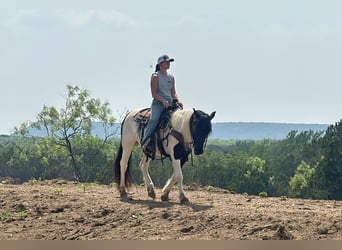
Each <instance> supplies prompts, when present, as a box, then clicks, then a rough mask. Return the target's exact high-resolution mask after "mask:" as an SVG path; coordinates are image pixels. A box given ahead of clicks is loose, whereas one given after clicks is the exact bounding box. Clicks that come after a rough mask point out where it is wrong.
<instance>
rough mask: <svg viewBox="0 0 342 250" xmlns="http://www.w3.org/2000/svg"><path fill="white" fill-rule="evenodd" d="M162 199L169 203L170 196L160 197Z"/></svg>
mask: <svg viewBox="0 0 342 250" xmlns="http://www.w3.org/2000/svg"><path fill="white" fill-rule="evenodd" d="M160 199H161V200H162V201H169V195H168V194H163V195H162V196H161V197H160Z"/></svg>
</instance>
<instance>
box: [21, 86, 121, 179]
mask: <svg viewBox="0 0 342 250" xmlns="http://www.w3.org/2000/svg"><path fill="white" fill-rule="evenodd" d="M66 90H67V94H66V98H65V107H64V108H61V109H60V110H58V109H57V108H55V107H48V106H45V105H44V107H43V110H42V111H41V112H40V113H39V114H38V115H37V119H36V121H34V122H31V123H30V122H28V123H24V124H22V125H21V126H20V128H19V129H16V132H17V134H19V135H28V134H29V133H30V130H29V128H30V127H33V128H36V129H38V130H40V131H41V130H44V131H45V132H46V136H47V137H48V138H49V139H50V140H51V141H52V142H53V143H54V144H55V145H58V146H61V147H63V148H65V149H66V150H67V152H68V155H69V159H70V165H71V168H72V173H73V176H74V178H75V179H76V180H78V181H83V180H84V176H83V173H82V171H81V170H82V165H81V163H80V160H79V157H80V155H79V154H77V153H76V152H75V148H74V142H75V140H74V139H77V138H79V137H84V138H88V137H91V129H92V126H93V123H94V122H102V123H103V124H104V130H105V133H106V134H105V138H104V140H103V144H102V146H104V145H105V143H106V141H107V140H108V138H110V137H111V136H113V135H114V134H115V132H116V131H113V130H110V128H111V127H113V125H114V122H115V118H114V117H113V116H112V112H111V110H110V108H109V103H108V102H104V103H102V102H101V101H100V100H99V99H95V98H92V97H91V95H90V92H89V91H88V90H84V89H80V88H79V87H77V86H71V85H67V87H66Z"/></svg>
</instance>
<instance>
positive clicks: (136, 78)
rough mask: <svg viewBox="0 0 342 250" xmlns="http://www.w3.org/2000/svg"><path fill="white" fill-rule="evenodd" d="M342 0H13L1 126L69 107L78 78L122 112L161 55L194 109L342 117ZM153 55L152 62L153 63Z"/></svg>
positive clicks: (7, 10)
mask: <svg viewBox="0 0 342 250" xmlns="http://www.w3.org/2000/svg"><path fill="white" fill-rule="evenodd" d="M341 9H342V2H340V1H337V0H336V1H333V0H326V1H323V0H322V1H315V0H312V1H309V0H296V1H295V0H283V1H281V0H258V1H252V0H249V1H248V0H222V1H219V0H212V1H194V0H188V1H184V0H174V1H160V0H159V1H155V0H150V1H148V0H147V1H139V0H117V1H115V0H112V1H110V0H108V1H100V0H98V1H86V0H68V1H66V0H59V1H45V0H40V1H39V0H37V1H34V0H32V1H15V0H14V1H3V3H2V4H1V8H0V38H1V39H0V87H1V98H0V106H1V123H0V134H8V133H11V132H12V131H13V128H14V127H15V126H19V125H20V123H22V122H25V121H28V120H34V119H35V117H36V115H37V114H38V113H39V112H40V111H41V110H42V107H43V105H48V106H56V107H58V108H60V107H62V106H63V103H64V97H65V93H66V92H65V87H66V85H67V84H74V85H78V86H80V87H82V88H85V89H88V90H90V92H91V94H92V96H93V97H96V98H100V99H101V100H103V101H109V103H110V106H111V108H112V110H113V112H114V115H115V116H116V117H117V118H118V119H119V115H120V114H121V113H123V112H125V111H126V110H130V109H133V108H136V107H147V106H149V105H150V102H151V95H150V89H149V84H150V83H149V81H150V76H151V74H152V72H153V69H154V65H155V63H156V60H157V57H158V56H159V55H161V54H164V53H167V54H169V55H170V56H172V57H174V58H175V62H174V63H173V64H172V65H171V69H170V73H172V74H173V75H174V76H175V78H176V88H177V92H178V95H179V96H180V98H181V99H182V101H183V103H184V106H185V108H187V109H190V108H193V107H195V108H197V109H202V110H203V111H206V112H208V113H209V112H211V111H214V110H215V111H217V113H216V117H215V121H216V122H223V121H227V122H237V121H245V122H249V121H255V122H287V123H328V124H333V123H335V122H338V121H339V120H340V119H341V118H342V110H341V107H342V98H341V97H340V95H341V94H340V93H341V92H342V76H341V69H340V67H341V60H342V15H341V14H340V10H341ZM151 65H153V67H150V66H151Z"/></svg>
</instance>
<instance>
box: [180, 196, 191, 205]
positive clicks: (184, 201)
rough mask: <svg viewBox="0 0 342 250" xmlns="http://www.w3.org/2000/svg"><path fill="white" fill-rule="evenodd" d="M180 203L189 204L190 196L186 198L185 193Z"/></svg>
mask: <svg viewBox="0 0 342 250" xmlns="http://www.w3.org/2000/svg"><path fill="white" fill-rule="evenodd" d="M180 203H181V205H189V204H190V201H189V199H188V198H186V197H185V196H184V195H182V196H181V198H180Z"/></svg>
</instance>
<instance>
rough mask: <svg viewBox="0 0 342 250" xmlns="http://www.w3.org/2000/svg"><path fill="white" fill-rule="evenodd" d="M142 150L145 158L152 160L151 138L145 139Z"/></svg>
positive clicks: (152, 143)
mask: <svg viewBox="0 0 342 250" xmlns="http://www.w3.org/2000/svg"><path fill="white" fill-rule="evenodd" d="M142 150H143V152H144V154H145V155H146V156H148V157H150V158H151V159H153V158H154V155H155V144H154V140H152V139H151V137H149V138H147V140H146V142H145V143H144V145H142Z"/></svg>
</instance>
